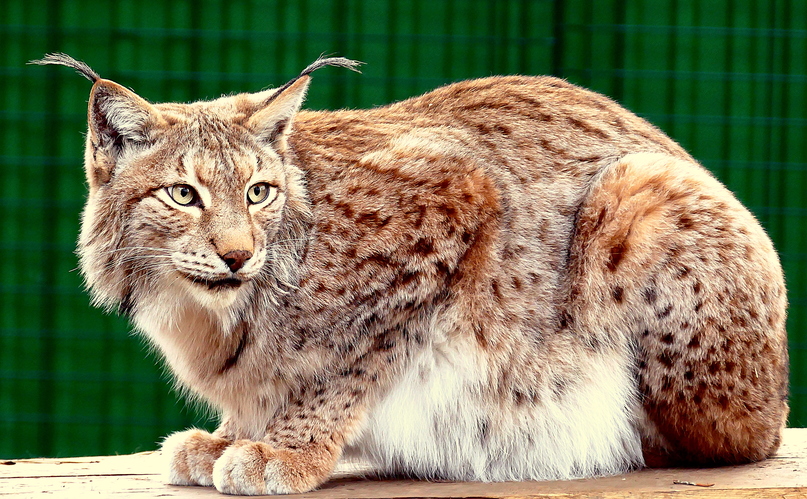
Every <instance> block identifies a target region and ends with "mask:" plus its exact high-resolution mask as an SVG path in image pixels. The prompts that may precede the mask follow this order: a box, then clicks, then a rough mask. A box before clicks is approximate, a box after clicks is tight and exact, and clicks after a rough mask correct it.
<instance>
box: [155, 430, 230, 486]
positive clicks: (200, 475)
mask: <svg viewBox="0 0 807 499" xmlns="http://www.w3.org/2000/svg"><path fill="white" fill-rule="evenodd" d="M230 443H231V442H230V441H229V440H225V439H223V438H219V437H216V436H214V435H211V434H210V433H208V432H206V431H202V430H196V429H192V430H186V431H180V432H177V433H174V434H173V435H171V436H169V437H168V438H166V439H165V440H164V441H163V444H162V446H161V450H162V455H163V458H164V459H165V460H166V461H167V462H166V464H165V467H164V468H163V469H165V470H167V473H166V480H167V482H168V483H170V484H172V485H202V486H205V487H209V486H211V485H213V463H215V462H216V460H217V459H218V458H219V457H220V456H221V455H222V453H223V452H224V449H226V448H227V446H228V445H230Z"/></svg>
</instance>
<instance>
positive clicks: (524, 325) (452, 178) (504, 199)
mask: <svg viewBox="0 0 807 499" xmlns="http://www.w3.org/2000/svg"><path fill="white" fill-rule="evenodd" d="M39 63H42V64H61V65H65V66H70V67H73V68H75V69H77V70H78V71H79V72H81V73H82V74H83V75H85V76H86V77H87V78H89V79H90V80H91V81H93V82H94V85H93V87H92V91H91V95H90V102H89V114H88V120H89V133H88V135H87V146H86V156H85V166H86V173H87V182H88V184H89V197H88V199H87V204H86V207H85V210H84V213H83V219H82V229H81V236H80V240H79V254H80V260H81V270H82V273H83V275H84V277H85V279H86V282H87V285H88V287H89V289H90V291H91V293H92V296H93V298H94V301H95V303H96V304H98V305H100V306H104V307H107V308H116V309H118V310H119V311H120V312H122V313H124V314H126V315H128V316H129V317H130V318H131V320H132V322H133V323H134V325H135V327H136V328H137V330H139V331H141V332H142V333H143V334H144V336H145V337H146V338H148V340H149V341H150V342H151V343H152V344H153V345H155V346H156V347H157V349H158V350H159V351H160V352H161V353H162V355H163V356H164V358H165V361H166V362H167V364H168V365H169V366H170V368H171V370H172V372H173V374H174V376H175V378H176V382H177V383H178V384H179V385H180V386H181V387H182V388H183V389H184V390H185V391H186V392H187V393H188V394H189V396H192V397H196V398H199V399H201V400H203V401H205V402H206V403H207V404H209V405H210V406H212V407H214V408H215V409H216V410H217V411H219V413H220V417H221V425H220V427H219V428H218V430H216V431H215V432H214V433H212V434H210V433H207V432H204V431H200V430H188V431H182V432H179V433H175V434H173V435H171V436H170V437H168V438H167V439H166V440H165V442H164V443H163V446H162V452H163V455H164V456H165V458H166V461H167V463H166V472H167V477H168V478H167V479H168V480H169V481H170V483H173V484H199V485H207V486H209V485H214V486H215V487H216V488H217V489H218V490H220V491H222V492H226V493H233V494H263V493H290V492H302V491H308V490H311V489H313V488H315V487H317V486H319V485H320V484H322V483H323V482H324V481H326V480H327V479H328V476H329V474H330V473H331V471H332V470H333V468H334V466H335V464H336V462H337V461H338V460H339V459H340V457H342V456H349V455H352V456H359V457H362V458H364V459H367V460H369V461H371V462H372V463H373V464H374V465H375V466H376V467H377V468H378V469H379V470H381V471H382V472H383V473H390V474H405V475H408V476H415V477H423V478H440V479H450V480H486V481H499V480H545V479H564V478H573V477H587V476H594V475H602V474H613V473H620V472H623V471H625V470H629V469H633V468H636V467H640V466H643V465H678V464H687V465H714V464H725V463H742V462H748V461H755V460H760V459H764V458H766V457H768V456H770V455H772V453H774V452H775V451H776V449H777V447H778V445H779V438H780V433H781V429H782V427H783V426H784V424H785V419H786V416H787V412H788V407H787V369H788V358H787V350H786V342H787V339H786V333H785V326H784V324H785V314H786V307H787V303H786V293H785V286H784V282H783V276H782V271H781V268H780V264H779V261H778V258H777V255H776V252H775V251H774V249H773V247H772V245H771V242H770V240H769V238H768V237H767V236H766V234H765V232H764V231H763V229H762V228H761V227H760V225H759V223H758V222H757V221H756V220H755V219H754V217H753V216H752V215H751V214H750V213H749V212H748V210H746V209H745V208H744V207H743V206H742V205H741V204H740V203H739V202H738V201H737V200H736V199H735V197H734V196H733V195H732V194H731V192H729V191H728V190H727V189H726V188H725V187H723V186H722V185H721V184H720V183H719V182H718V181H717V180H715V179H714V178H713V177H712V176H711V175H710V174H709V173H708V172H707V171H706V170H705V169H704V168H702V167H701V166H699V165H698V164H697V163H696V162H695V161H694V160H693V159H692V158H691V157H690V156H689V155H688V154H687V153H686V152H685V151H684V150H683V149H682V148H681V147H680V146H678V145H677V144H676V143H675V142H673V141H672V140H671V139H669V138H668V137H666V136H665V135H664V134H663V133H662V132H660V131H659V130H657V129H656V128H654V127H653V126H651V125H650V124H648V123H647V122H646V121H644V120H642V119H641V118H639V117H637V116H635V115H634V114H632V113H630V112H629V111H626V110H625V109H623V108H621V107H620V106H619V105H617V104H616V103H614V102H613V101H611V100H609V99H607V98H605V97H603V96H601V95H598V94H596V93H593V92H590V91H587V90H584V89H581V88H578V87H576V86H574V85H571V84H569V83H567V82H565V81H563V80H559V79H556V78H550V77H526V76H509V77H493V78H484V79H480V80H473V81H465V82H460V83H456V84H453V85H449V86H446V87H443V88H440V89H438V90H435V91H433V92H430V93H427V94H425V95H423V96H420V97H416V98H412V99H409V100H406V101H403V102H399V103H396V104H392V105H389V106H385V107H380V108H377V109H370V110H342V111H334V112H311V111H301V110H300V107H301V104H302V102H303V99H304V96H305V93H306V91H307V89H308V86H309V83H310V73H311V72H313V71H314V70H316V69H318V68H319V67H322V66H326V65H331V66H342V67H347V68H351V69H353V68H355V65H356V63H355V62H353V61H349V60H347V59H342V58H330V59H320V60H318V61H316V62H315V63H313V64H312V65H311V66H309V67H308V68H306V69H305V70H304V71H303V72H302V73H301V75H300V76H298V77H297V78H295V79H293V80H292V81H290V82H289V83H287V84H286V85H284V86H282V87H280V88H278V89H271V90H265V91H261V92H257V93H253V94H239V95H233V96H228V97H222V98H219V99H216V100H213V101H209V102H195V103H190V104H151V103H149V102H147V101H146V100H144V99H142V98H141V97H139V96H137V95H136V94H135V93H133V92H132V91H130V90H127V89H126V88H124V87H122V86H120V85H118V84H116V83H114V82H112V81H109V80H105V79H102V78H100V77H99V76H98V75H97V74H96V73H95V72H93V71H92V70H91V69H90V68H89V67H88V66H86V65H85V64H83V63H81V62H79V61H76V60H74V59H72V58H70V57H68V56H66V55H64V54H53V55H50V56H48V57H46V58H45V59H43V60H42V61H39Z"/></svg>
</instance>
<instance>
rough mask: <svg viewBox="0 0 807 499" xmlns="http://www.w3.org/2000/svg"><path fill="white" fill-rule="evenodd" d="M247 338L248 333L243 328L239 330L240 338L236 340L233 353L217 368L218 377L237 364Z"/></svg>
mask: <svg viewBox="0 0 807 499" xmlns="http://www.w3.org/2000/svg"><path fill="white" fill-rule="evenodd" d="M248 337H249V332H248V331H247V329H246V328H245V327H244V328H242V329H241V338H239V340H238V345H237V346H236V347H235V352H233V354H232V355H231V356H230V357H229V358H228V359H227V360H225V361H224V365H222V366H221V367H220V368H219V375H221V374H224V373H226V372H227V371H229V370H230V369H232V368H233V367H235V365H236V364H237V363H238V359H239V358H241V354H243V353H244V348H246V346H247V341H248V339H249V338H248Z"/></svg>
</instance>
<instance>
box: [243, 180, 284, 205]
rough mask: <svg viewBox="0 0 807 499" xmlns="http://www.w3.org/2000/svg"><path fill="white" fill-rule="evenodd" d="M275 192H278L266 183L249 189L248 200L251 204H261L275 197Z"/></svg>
mask: <svg viewBox="0 0 807 499" xmlns="http://www.w3.org/2000/svg"><path fill="white" fill-rule="evenodd" d="M275 191H277V188H276V187H274V186H271V185H269V184H267V183H266V182H261V183H258V184H255V185H253V186H252V187H250V188H249V190H248V191H247V200H248V201H249V202H250V204H261V203H263V202H264V201H266V200H267V199H269V198H270V197H274V196H275Z"/></svg>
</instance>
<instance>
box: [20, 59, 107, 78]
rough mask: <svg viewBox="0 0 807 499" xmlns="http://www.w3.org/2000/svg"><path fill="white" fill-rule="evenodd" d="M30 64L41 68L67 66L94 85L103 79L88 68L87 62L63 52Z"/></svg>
mask: <svg viewBox="0 0 807 499" xmlns="http://www.w3.org/2000/svg"><path fill="white" fill-rule="evenodd" d="M28 64H37V65H40V66H47V65H56V66H67V67H68V68H73V69H75V70H76V71H77V72H78V74H80V75H81V76H83V77H84V78H87V79H88V80H90V81H91V82H93V83H95V82H96V81H98V80H100V79H101V77H100V76H99V75H98V73H96V72H95V71H93V69H92V68H91V67H90V66H88V65H87V64H86V63H85V62H82V61H79V60H77V59H73V58H72V57H70V56H69V55H67V54H64V53H61V52H55V53H53V54H47V55H46V56H45V57H43V58H42V59H36V60H33V61H29V62H28Z"/></svg>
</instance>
